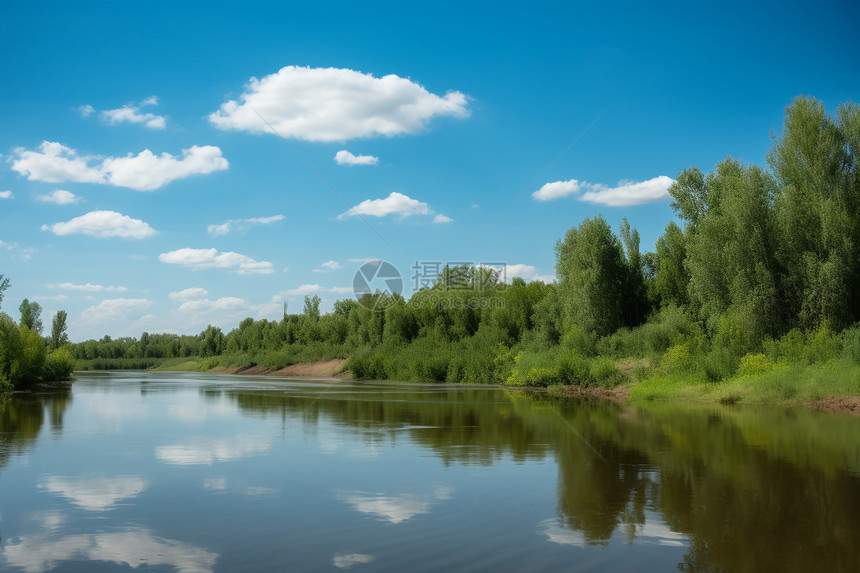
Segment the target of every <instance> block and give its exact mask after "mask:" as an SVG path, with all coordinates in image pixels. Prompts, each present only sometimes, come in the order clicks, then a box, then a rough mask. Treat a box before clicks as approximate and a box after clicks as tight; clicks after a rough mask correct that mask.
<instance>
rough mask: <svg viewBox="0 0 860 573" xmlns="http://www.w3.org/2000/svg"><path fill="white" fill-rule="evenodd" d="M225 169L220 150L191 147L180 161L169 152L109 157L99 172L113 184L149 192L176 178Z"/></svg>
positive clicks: (183, 152)
mask: <svg viewBox="0 0 860 573" xmlns="http://www.w3.org/2000/svg"><path fill="white" fill-rule="evenodd" d="M228 166H229V163H228V162H227V160H226V159H224V158H223V157H222V156H221V149H220V148H218V147H215V146H214V145H203V146H197V145H192V146H191V147H190V148H189V149H183V150H182V158H179V159H178V158H176V157H174V156H172V155H171V154H169V153H162V154H161V155H155V154H154V153H152V152H151V151H150V150H148V149H144V150H143V151H141V152H140V153H138V154H137V155H131V154H129V155H128V156H126V157H118V158H114V157H109V158H107V159H105V160H104V162H102V171H104V173H105V174H106V176H107V178H108V180H109V181H110V183H111V184H112V185H118V186H120V187H128V188H130V189H135V190H137V191H152V190H154V189H158V188H160V187H164V186H165V185H167V184H168V183H170V182H171V181H175V180H177V179H184V178H185V177H189V176H191V175H203V174H206V173H212V172H213V171H221V170H224V169H227V167H228Z"/></svg>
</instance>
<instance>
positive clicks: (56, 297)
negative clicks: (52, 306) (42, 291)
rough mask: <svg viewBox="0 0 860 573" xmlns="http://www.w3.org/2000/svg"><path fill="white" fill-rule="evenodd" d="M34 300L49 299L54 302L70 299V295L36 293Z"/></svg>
mask: <svg viewBox="0 0 860 573" xmlns="http://www.w3.org/2000/svg"><path fill="white" fill-rule="evenodd" d="M33 300H49V301H53V302H63V301H67V300H69V297H68V296H67V295H64V294H57V295H50V296H49V295H36V296H34V297H33Z"/></svg>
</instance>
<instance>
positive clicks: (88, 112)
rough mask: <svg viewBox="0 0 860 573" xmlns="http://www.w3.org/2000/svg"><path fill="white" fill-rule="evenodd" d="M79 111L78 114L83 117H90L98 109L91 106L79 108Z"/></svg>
mask: <svg viewBox="0 0 860 573" xmlns="http://www.w3.org/2000/svg"><path fill="white" fill-rule="evenodd" d="M77 109H78V113H80V114H81V116H82V117H89V116H91V115H92V114H94V113H95V112H96V108H94V107H93V106H91V105H90V104H86V105H82V106H78V108H77Z"/></svg>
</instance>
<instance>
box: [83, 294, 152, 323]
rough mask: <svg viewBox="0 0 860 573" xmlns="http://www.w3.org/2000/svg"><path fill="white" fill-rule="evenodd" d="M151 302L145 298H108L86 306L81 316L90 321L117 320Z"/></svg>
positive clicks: (138, 310)
mask: <svg viewBox="0 0 860 573" xmlns="http://www.w3.org/2000/svg"><path fill="white" fill-rule="evenodd" d="M151 304H152V301H151V300H148V299H145V298H109V299H105V300H103V301H101V302H100V303H99V304H97V305H94V306H91V307H89V308H87V309H86V310H84V312H83V313H81V316H83V317H84V319H85V320H86V321H88V322H90V323H96V322H106V321H110V320H119V319H124V318H127V317H128V316H129V315H131V314H133V313H137V312H140V311H141V310H143V309H144V308H147V307H148V306H150V305H151Z"/></svg>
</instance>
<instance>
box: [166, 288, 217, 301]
mask: <svg viewBox="0 0 860 573" xmlns="http://www.w3.org/2000/svg"><path fill="white" fill-rule="evenodd" d="M208 295H209V291H207V290H206V289H205V288H200V287H191V288H187V289H184V290H181V291H177V292H172V293H170V294H169V295H168V297H169V298H170V300H182V301H186V300H194V299H201V298H206V296H208Z"/></svg>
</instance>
